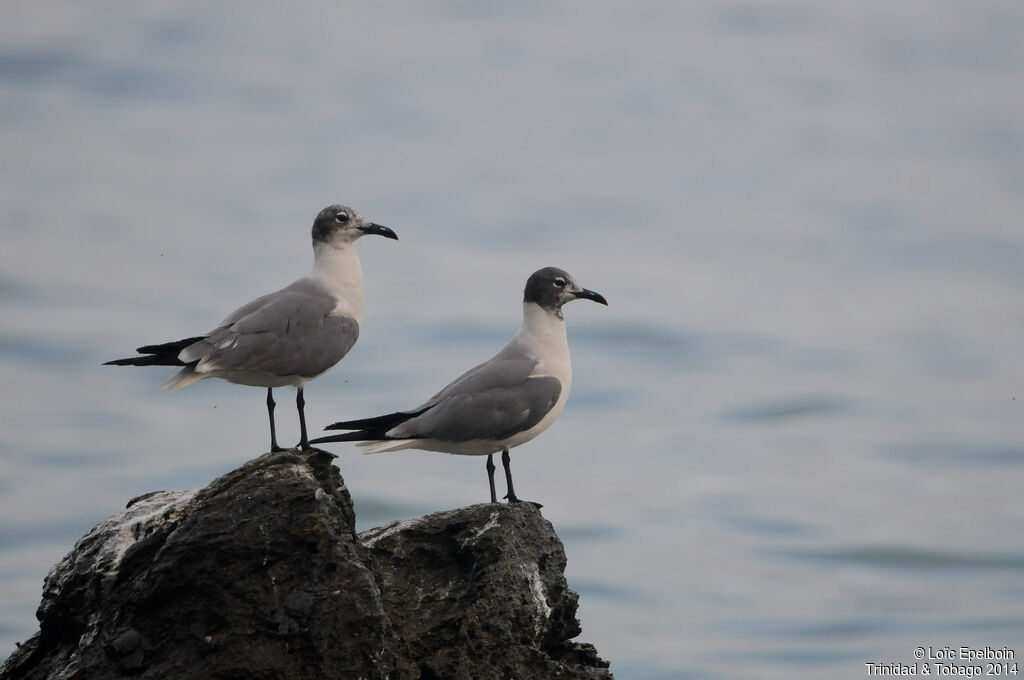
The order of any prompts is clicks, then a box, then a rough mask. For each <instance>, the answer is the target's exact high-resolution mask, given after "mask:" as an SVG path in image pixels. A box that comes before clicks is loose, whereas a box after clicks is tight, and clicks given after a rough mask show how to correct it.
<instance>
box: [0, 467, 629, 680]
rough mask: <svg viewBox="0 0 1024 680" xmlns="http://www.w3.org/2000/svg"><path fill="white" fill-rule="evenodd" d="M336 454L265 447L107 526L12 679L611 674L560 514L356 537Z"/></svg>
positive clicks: (46, 605) (51, 579) (46, 606)
mask: <svg viewBox="0 0 1024 680" xmlns="http://www.w3.org/2000/svg"><path fill="white" fill-rule="evenodd" d="M354 527H355V515H354V512H353V509H352V501H351V497H350V496H349V493H348V490H347V489H346V488H345V485H344V482H343V480H342V479H341V475H340V474H339V472H338V470H337V468H335V467H334V466H333V465H331V464H330V457H329V456H326V455H318V454H313V455H307V454H303V453H300V452H298V451H295V450H292V451H285V452H280V453H271V454H266V455H264V456H261V457H259V458H257V459H255V460H253V461H250V462H249V463H247V464H245V465H243V466H242V467H240V468H238V469H237V470H234V471H232V472H230V473H228V474H226V475H224V476H223V477H220V478H218V479H216V480H215V481H213V482H212V483H211V484H210V485H209V486H207V487H204V488H202V489H199V490H196V491H179V492H166V491H162V492H156V493H152V494H148V495H146V496H141V497H139V498H136V499H133V500H132V501H131V502H129V504H128V506H127V508H126V509H125V510H124V511H123V512H122V513H119V514H118V515H115V516H114V517H111V518H110V519H108V520H107V521H105V522H103V523H101V524H99V525H97V526H96V527H95V528H93V529H92V530H91V531H90V532H89V533H88V534H86V535H85V536H83V537H82V538H81V539H80V540H79V541H78V543H77V544H76V545H75V547H74V549H73V550H72V551H71V552H70V553H69V554H68V555H67V556H66V557H65V558H64V559H63V560H62V561H61V562H60V563H58V564H57V565H56V566H54V568H53V569H52V570H51V572H50V574H49V575H48V576H47V577H46V580H45V582H44V586H43V598H42V603H41V604H40V606H39V610H38V612H37V617H38V618H39V622H40V626H39V632H38V633H37V634H36V635H34V636H33V637H32V638H30V639H29V640H28V641H27V642H25V643H24V644H23V645H21V646H20V647H19V648H18V649H17V650H16V651H15V652H14V654H12V655H11V657H10V658H9V659H8V660H7V661H6V662H5V663H4V665H3V667H2V668H0V679H2V680H8V679H10V680H14V679H15V678H26V679H39V680H42V679H44V678H45V679H50V680H56V679H58V678H60V679H67V680H75V679H78V678H81V679H83V680H84V679H85V678H89V679H90V680H91V679H94V678H95V679H104V678H123V677H125V676H139V677H143V678H175V679H180V678H210V679H223V680H232V679H235V678H239V679H241V678H246V679H250V678H255V679H257V680H263V679H265V680H279V679H280V680H283V679H291V678H303V679H307V678H324V679H331V678H339V679H342V678H344V679H349V678H367V679H372V678H381V679H383V678H392V679H401V678H409V679H412V678H467V679H469V678H473V679H486V678H538V679H539V678H610V677H611V675H610V673H609V672H608V670H607V663H605V662H603V661H601V659H600V658H599V657H598V656H597V653H596V651H595V650H594V648H593V647H591V646H590V645H585V644H580V643H575V642H572V641H571V640H572V638H573V637H575V636H576V635H578V634H579V632H580V627H579V623H578V622H577V620H576V617H575V614H576V602H577V596H576V594H575V593H573V592H572V591H571V590H569V588H568V585H567V584H566V581H565V577H564V573H563V572H564V568H565V553H564V551H563V549H562V545H561V542H560V541H559V540H558V537H557V536H556V535H555V532H554V530H553V529H552V527H551V525H550V523H548V522H547V521H546V520H545V519H544V518H543V517H542V516H541V514H540V512H539V510H537V509H536V508H535V507H533V506H532V505H530V504H528V503H520V504H517V505H507V504H502V505H490V504H488V505H477V506H471V507H468V508H462V509H459V510H453V511H449V512H443V513H437V514H433V515H429V516H427V517H423V518H419V519H415V520H406V521H403V522H398V523H393V524H390V525H387V526H384V527H380V528H377V529H373V530H371V531H367V532H364V533H363V534H360V535H357V534H356V532H355V528H354Z"/></svg>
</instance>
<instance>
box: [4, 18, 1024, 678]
mask: <svg viewBox="0 0 1024 680" xmlns="http://www.w3.org/2000/svg"><path fill="white" fill-rule="evenodd" d="M3 14H4V21H3V22H0V120H2V122H3V125H2V126H0V149H2V151H3V157H4V158H5V159H6V162H5V163H4V164H3V167H2V169H0V176H2V181H0V229H2V234H3V244H4V245H3V248H2V251H0V262H2V270H0V305H2V318H3V326H2V334H0V357H2V364H0V365H2V367H3V368H2V375H3V381H4V382H3V385H4V393H5V403H4V407H3V409H2V410H0V419H2V420H0V465H2V476H0V602H2V605H0V648H6V649H7V650H10V649H13V645H14V642H15V641H17V640H20V639H23V638H25V637H26V636H28V635H29V634H31V632H32V631H33V630H34V628H35V625H34V624H35V621H34V617H33V612H34V609H35V607H36V605H37V604H38V598H39V594H40V587H41V580H42V577H43V576H44V574H45V573H46V571H47V570H48V568H49V567H50V565H52V564H53V563H54V562H55V561H56V560H58V559H59V558H60V557H61V556H62V555H63V554H64V553H65V552H66V551H67V550H68V549H69V548H70V546H71V544H72V542H73V541H74V539H76V538H77V537H78V536H79V535H81V534H82V533H83V532H85V531H86V530H87V529H88V528H89V527H90V526H92V525H93V524H94V523H95V522H97V521H99V520H101V519H103V518H104V517H106V516H108V515H110V514H112V513H114V512H116V511H117V510H118V509H119V508H121V507H123V505H124V503H125V502H126V501H127V500H128V499H129V498H131V497H132V496H135V495H137V494H140V493H143V492H147V491H152V490H156V489H170V488H186V487H194V486H198V485H202V484H204V483H206V482H207V481H209V480H210V479H211V478H212V477H214V476H216V475H218V474H220V473H222V472H225V471H227V470H229V469H231V468H233V467H234V466H236V465H238V464H240V463H241V462H243V461H244V460H246V459H248V458H250V457H252V456H254V455H256V454H258V453H260V452H262V451H263V450H264V448H265V447H266V441H265V440H266V426H265V422H264V419H265V413H264V410H263V393H261V392H260V391H259V390H257V389H254V388H248V389H246V388H241V387H237V386H232V385H227V384H218V383H213V382H211V383H209V384H199V385H196V386H194V387H191V388H189V389H187V390H185V391H183V392H180V393H177V394H175V395H173V396H165V395H162V394H161V393H160V392H159V391H158V390H157V389H156V385H157V384H158V383H159V382H160V381H161V380H163V378H164V377H166V372H163V371H161V370H160V369H150V370H141V369H139V370H128V369H113V368H109V367H101V366H100V365H99V364H100V363H101V362H102V361H104V360H107V359H111V358H115V357H119V356H123V355H125V354H126V353H130V351H131V350H132V349H133V348H134V347H136V346H138V345H140V344H143V343H148V342H157V341H164V340H170V339H175V338H178V337H184V336H185V335H188V334H192V333H196V332H202V331H204V330H206V329H208V328H210V327H212V325H213V324H215V323H216V322H217V321H219V320H220V318H221V317H222V316H223V315H224V314H225V313H226V312H227V311H229V310H231V309H233V308H234V307H235V306H237V305H238V304H240V303H242V302H244V301H246V300H248V299H250V298H252V297H253V296H255V295H257V294H260V293H263V292H266V291H269V290H272V289H274V288H275V287H277V286H280V285H283V284H285V283H287V282H289V281H290V280H292V279H293V278H295V277H296V276H297V275H298V274H300V273H301V272H303V271H304V270H305V269H306V268H307V267H308V264H309V261H310V257H311V255H310V251H309V243H308V229H309V225H310V224H311V222H312V218H313V216H314V215H315V214H316V212H317V211H318V210H319V209H320V208H321V207H323V206H324V205H327V204H328V203H331V202H335V201H343V202H347V203H350V204H352V205H354V206H355V207H357V208H358V209H359V210H360V211H361V212H363V213H364V214H365V215H367V216H368V217H370V218H371V219H374V220H376V221H378V222H381V223H383V224H387V225H388V226H391V227H393V228H394V229H395V230H396V231H397V232H398V233H399V235H400V237H401V241H400V242H398V243H394V242H390V241H385V240H384V239H376V240H374V239H365V240H363V241H361V242H360V244H359V246H360V252H361V255H362V259H363V265H364V268H365V271H366V278H367V285H368V295H367V313H366V318H365V323H364V325H363V329H362V336H361V339H360V342H359V344H358V345H357V346H356V348H355V350H354V351H353V352H352V353H351V354H350V355H349V357H347V358H346V359H345V361H344V362H343V363H342V364H341V365H340V366H339V367H337V368H336V369H335V370H334V371H332V372H331V373H329V374H327V375H326V376H324V377H323V378H321V379H319V380H318V381H316V382H315V383H313V384H312V385H311V386H310V387H309V389H308V390H307V398H308V400H309V405H308V415H309V419H310V422H311V423H313V424H316V425H317V426H319V425H322V424H325V423H329V422H333V421H335V420H338V419H341V418H351V417H360V416H368V415H373V414H376V413H378V412H383V411H385V410H392V409H395V408H400V407H404V406H409V405H412V404H413V403H416V402H418V401H419V400H421V399H423V398H425V397H427V396H429V395H430V394H432V393H433V391H435V390H436V389H437V388H438V387H439V386H441V385H443V384H444V383H445V382H446V381H447V380H449V379H450V378H452V377H454V376H455V375H456V374H457V373H458V372H460V371H461V370H463V369H464V368H466V367H468V366H469V365H470V364H471V363H472V362H474V361H477V360H482V359H485V358H487V357H488V356H490V354H491V353H492V352H493V351H494V350H495V349H496V348H497V347H499V346H500V345H501V344H502V343H503V342H504V341H505V340H507V339H508V337H510V336H511V334H512V333H513V332H514V331H515V329H516V327H517V325H518V323H519V296H520V291H521V288H522V285H523V283H524V282H525V279H526V277H527V276H528V275H529V273H530V272H532V271H533V270H534V269H536V268H538V267H540V266H544V265H548V264H552V265H557V266H560V267H563V268H565V269H567V270H569V271H570V272H572V273H573V274H574V275H575V276H576V277H577V278H578V279H579V280H580V282H581V283H582V284H583V285H585V286H587V287H590V288H593V289H594V290H597V291H600V292H601V293H603V294H604V295H605V296H606V297H607V298H608V299H609V301H610V303H611V306H610V307H608V308H603V307H600V306H598V305H591V304H588V303H584V302H579V303H574V304H572V305H570V306H569V307H567V309H566V317H567V321H568V324H569V332H570V339H571V341H572V346H573V358H574V366H575V371H576V376H575V384H574V387H573V390H574V391H573V394H572V397H571V398H570V401H569V404H568V407H567V408H566V410H565V412H564V414H563V415H562V417H561V419H560V421H559V422H558V423H557V425H556V426H555V427H553V428H552V429H551V430H549V431H548V432H547V433H545V435H544V436H543V437H542V438H540V439H538V440H537V441H535V442H532V443H530V444H528V445H526V446H524V447H522V448H520V449H517V450H516V451H515V452H514V455H513V465H514V466H515V468H516V483H517V491H519V492H520V494H521V495H522V496H524V497H527V498H535V499H537V500H541V501H543V503H544V504H545V509H544V512H545V515H546V516H547V517H548V518H549V519H550V520H551V521H552V522H553V523H554V525H555V527H556V529H557V530H558V531H559V534H560V535H561V536H562V538H563V539H564V541H565V544H566V550H567V553H568V556H569V567H568V577H569V581H570V584H571V585H572V586H573V587H574V588H576V589H577V590H578V591H579V592H580V593H581V608H580V615H581V618H582V621H583V627H584V633H583V635H582V639H584V640H587V641H590V642H593V643H594V644H596V646H597V648H598V649H599V650H600V652H601V653H602V655H603V656H605V657H606V658H608V659H610V660H611V661H612V662H613V666H612V669H613V671H614V672H616V673H617V674H618V676H619V677H623V678H652V679H654V678H657V679H661V678H734V677H760V678H820V677H848V678H859V677H865V676H866V668H865V666H864V664H865V663H866V662H869V661H870V662H896V661H898V662H903V663H912V662H913V661H914V659H913V656H912V654H913V649H914V648H915V647H917V646H929V645H930V646H934V647H940V646H942V645H947V644H948V645H951V646H954V647H958V646H959V645H962V644H963V645H975V646H984V645H990V646H992V647H1001V646H1003V645H1006V646H1009V647H1011V648H1013V649H1015V650H1016V652H1017V655H1018V657H1019V656H1020V655H1021V654H1024V644H1022V642H1024V615H1022V614H1021V612H1022V611H1024V587H1022V585H1021V584H1022V582H1024V581H1022V578H1021V577H1022V575H1024V574H1022V572H1024V544H1022V540H1021V536H1022V535H1024V503H1022V502H1021V494H1020V488H1021V483H1022V482H1024V437H1022V435H1024V431H1022V429H1024V426H1022V423H1024V418H1022V407H1024V394H1022V393H1021V389H1020V388H1021V384H1022V379H1024V362H1021V360H1020V350H1021V347H1022V341H1024V313H1022V305H1021V295H1020V293H1021V290H1022V285H1024V266H1022V265H1024V230H1022V229H1021V227H1020V218H1021V216H1022V215H1024V199H1022V197H1024V161H1022V159H1024V130H1022V126H1021V120H1024V89H1022V88H1021V87H1020V83H1021V82H1022V80H1021V78H1022V75H1024V46H1022V43H1021V41H1020V40H1019V36H1020V35H1021V32H1022V29H1024V9H1021V8H1020V7H1019V6H1018V5H1016V4H1013V3H1003V2H976V3H970V4H964V3H936V2H902V3H898V4H895V5H894V4H892V3H844V4H840V3H802V2H796V1H792V2H782V3H774V4H772V5H771V6H762V5H759V4H754V3H743V2H712V1H711V0H707V1H703V2H692V3H686V4H682V3H679V4H670V3H656V2H638V3H629V4H618V3H600V2H599V3H578V4H576V3H516V4H514V5H509V6H498V7H494V6H478V5H473V4H466V3H450V4H448V5H445V6H443V7H435V6H429V7H428V6H420V5H418V4H416V3H405V4H403V3H399V4H391V5H388V6H387V7H377V6H373V7H370V6H367V7H358V6H351V7H344V8H342V7H338V6H336V5H333V4H330V3H316V2H309V3H299V4H297V5H296V4H291V5H288V6H278V5H276V4H274V3H255V4H248V5H247V6H246V8H245V9H244V10H243V9H242V8H240V7H236V6H232V5H230V4H214V5H210V4H209V3H192V2H175V3H169V2H154V3H145V4H144V5H137V4H131V3H113V2H94V3H88V4H81V3H71V2H56V3H48V5H47V6H46V7H45V8H44V7H43V6H42V5H36V4H32V3H15V4H10V5H8V6H6V7H5V8H4V10H3ZM287 399H288V395H287V392H283V393H282V394H281V395H280V398H279V402H280V404H281V406H280V408H279V413H280V425H279V427H280V430H281V435H282V439H283V440H286V441H289V440H294V439H297V431H296V430H297V426H296V424H295V422H294V420H295V419H294V415H293V411H292V409H291V408H290V404H288V403H287ZM339 462H340V466H341V470H342V473H343V475H344V476H345V478H346V481H347V482H348V485H349V487H350V488H351V489H352V491H353V494H354V496H355V498H356V501H357V504H358V507H357V510H358V512H359V517H360V524H361V526H362V527H369V526H373V525H377V524H379V523H382V522H385V521H387V520H390V519H394V518H402V517H410V516H415V515H418V514H421V513H424V512H428V511H432V510H438V509H444V508H450V507H454V506H460V505H466V504H469V503H473V502H478V501H481V500H484V499H485V498H486V493H487V489H486V481H485V478H484V470H483V461H482V460H478V459H472V458H461V457H449V456H444V455H440V454H429V453H417V452H404V453H398V454H393V455H389V456H368V457H363V456H360V455H358V454H356V453H355V452H354V451H351V450H349V451H347V452H346V451H342V457H341V458H340V461H339ZM0 653H3V652H2V649H0Z"/></svg>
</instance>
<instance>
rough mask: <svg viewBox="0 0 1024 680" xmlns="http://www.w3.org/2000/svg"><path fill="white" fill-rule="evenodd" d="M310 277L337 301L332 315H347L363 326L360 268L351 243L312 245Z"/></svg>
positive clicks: (361, 271) (361, 270)
mask: <svg viewBox="0 0 1024 680" xmlns="http://www.w3.org/2000/svg"><path fill="white" fill-rule="evenodd" d="M309 278H311V279H313V280H314V281H316V282H317V283H319V284H320V285H322V286H323V287H324V288H325V289H326V290H327V292H329V293H330V294H331V295H332V296H334V297H335V298H337V299H338V304H337V305H336V306H335V308H334V312H333V315H334V316H340V315H344V316H350V317H352V318H354V319H355V320H356V322H357V323H362V321H363V266H362V264H360V262H359V256H358V255H357V254H356V249H355V246H354V245H353V244H352V243H351V242H349V243H341V244H338V245H332V244H329V243H315V244H313V269H312V270H311V271H310V272H309Z"/></svg>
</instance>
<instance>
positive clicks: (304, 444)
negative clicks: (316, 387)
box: [295, 387, 310, 451]
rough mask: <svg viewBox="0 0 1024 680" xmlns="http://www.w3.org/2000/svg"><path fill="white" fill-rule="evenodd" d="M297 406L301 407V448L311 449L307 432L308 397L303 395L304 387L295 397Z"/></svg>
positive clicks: (304, 449)
mask: <svg viewBox="0 0 1024 680" xmlns="http://www.w3.org/2000/svg"><path fill="white" fill-rule="evenodd" d="M295 406H296V407H298V409H299V433H300V434H299V448H300V449H302V450H303V451H309V448H310V447H309V436H308V435H307V434H306V398H305V397H303V396H302V388H301V387H300V388H299V393H298V395H297V396H296V397H295Z"/></svg>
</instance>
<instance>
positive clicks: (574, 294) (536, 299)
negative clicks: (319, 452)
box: [311, 267, 608, 503]
mask: <svg viewBox="0 0 1024 680" xmlns="http://www.w3.org/2000/svg"><path fill="white" fill-rule="evenodd" d="M576 298H587V299H588V300H594V301H595V302H600V303H601V304H603V305H607V304H608V301H607V300H605V299H604V297H603V296H601V295H600V294H598V293H595V292H594V291H592V290H587V289H586V288H582V287H580V285H579V284H577V283H576V281H575V280H574V279H573V278H572V276H570V275H569V274H568V273H567V272H565V271H563V270H561V269H557V268H555V267H545V268H544V269H540V270H538V271H536V272H534V273H533V275H532V276H531V277H530V278H529V280H528V281H527V282H526V290H525V292H524V294H523V325H522V326H521V327H520V328H519V332H518V333H516V334H515V337H513V338H512V340H511V341H510V342H509V343H508V344H507V345H505V348H504V349H502V350H501V351H500V352H498V353H497V354H495V355H494V357H493V358H491V359H489V360H488V361H485V362H484V363H482V364H480V365H479V366H476V367H474V368H471V369H470V370H469V371H467V372H466V373H464V374H462V376H460V377H459V378H458V379H456V380H455V381H454V382H452V383H451V384H450V385H448V386H447V387H445V388H444V389H443V390H441V391H440V392H438V393H437V394H435V395H434V396H433V397H431V398H430V399H429V400H428V401H426V402H425V403H423V404H421V405H420V406H417V407H416V408H414V409H412V410H409V411H399V412H397V413H391V414H388V415H384V416H378V417H376V418H365V419H362V420H350V421H347V422H340V423H335V424H333V425H330V426H329V427H327V428H326V429H328V430H357V431H356V432H348V433H346V434H339V435H330V436H326V437H320V438H318V439H314V440H313V441H312V442H311V443H312V444H321V443H327V442H351V441H355V442H362V443H360V444H359V446H363V447H366V452H367V453H377V452H380V451H398V450H400V449H423V450H425V451H441V452H443V453H455V454H459V455H464V456H482V455H485V454H486V455H487V481H488V483H489V484H490V487H491V502H492V503H496V502H497V497H496V494H495V491H494V469H495V468H494V460H493V459H492V456H493V455H494V454H495V453H497V452H498V451H501V452H502V453H501V462H502V464H503V465H504V467H505V483H506V485H507V487H508V494H507V495H506V496H505V498H507V499H508V500H509V502H510V503H518V502H519V498H517V497H516V493H515V491H514V490H513V488H512V471H511V470H510V469H509V455H508V450H509V449H511V448H513V447H515V446H519V445H520V444H525V443H526V442H528V441H530V440H531V439H533V438H534V437H536V436H537V435H539V434H540V433H541V432H543V431H544V430H546V429H548V427H550V426H551V423H553V422H555V419H556V418H558V414H560V413H561V412H562V407H563V406H565V402H566V400H567V399H568V398H569V388H570V387H571V386H572V364H571V362H570V360H569V340H568V337H567V336H566V332H565V319H564V317H563V316H562V305H564V304H565V303H566V302H569V301H570V300H575V299H576Z"/></svg>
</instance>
